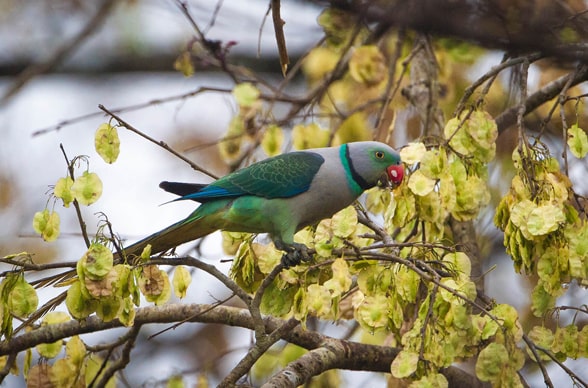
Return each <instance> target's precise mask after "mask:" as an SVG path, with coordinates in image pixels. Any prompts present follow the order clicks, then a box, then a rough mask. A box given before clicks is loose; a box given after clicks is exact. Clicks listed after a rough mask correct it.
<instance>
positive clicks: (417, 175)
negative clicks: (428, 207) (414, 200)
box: [408, 170, 436, 196]
mask: <svg viewBox="0 0 588 388" xmlns="http://www.w3.org/2000/svg"><path fill="white" fill-rule="evenodd" d="M435 183H436V181H435V180H434V179H431V178H427V177H426V176H425V175H424V174H423V173H422V172H421V171H420V170H416V171H415V172H413V173H412V174H411V175H410V178H409V179H408V187H409V188H410V191H412V192H413V193H414V194H416V195H420V196H425V195H427V194H429V193H430V192H431V191H433V189H434V188H435Z"/></svg>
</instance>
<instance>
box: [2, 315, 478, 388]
mask: <svg viewBox="0 0 588 388" xmlns="http://www.w3.org/2000/svg"><path fill="white" fill-rule="evenodd" d="M180 320H185V321H189V322H200V323H217V324H224V325H228V326H234V327H243V328H247V329H250V330H252V329H254V322H253V319H251V314H250V313H249V311H248V310H247V309H244V308H237V307H229V306H218V307H216V308H211V306H210V305H208V304H168V305H164V306H149V307H144V308H140V309H137V313H136V315H135V326H142V325H146V324H150V323H174V322H177V321H180ZM265 322H266V330H267V333H271V332H273V331H275V330H277V329H279V328H280V327H284V320H282V319H277V318H272V317H265ZM117 327H123V325H122V324H121V323H120V322H119V321H118V320H117V319H115V320H112V321H110V322H103V321H102V320H100V319H99V318H98V317H97V316H91V317H89V318H87V319H85V320H82V321H76V320H72V321H68V322H64V323H59V324H54V325H46V326H42V327H39V328H37V329H34V330H31V331H29V332H27V333H23V334H22V335H19V336H16V337H13V338H10V339H7V340H5V341H3V342H0V356H2V355H7V354H13V353H18V352H21V351H24V350H26V349H29V348H33V347H35V346H36V345H38V344H42V343H52V342H55V341H58V340H61V339H64V338H68V337H71V336H74V335H80V334H86V333H95V332H100V331H103V330H109V329H113V328H117ZM282 339H284V340H286V341H288V342H291V343H293V344H296V345H298V346H300V347H303V348H305V349H308V350H312V349H317V348H319V347H323V346H325V344H328V346H330V347H331V351H333V352H335V353H336V354H338V357H339V359H338V361H337V362H336V363H332V364H330V366H329V367H330V368H343V369H350V370H362V371H374V372H385V373H387V372H389V371H390V364H391V363H392V361H393V359H394V357H395V356H396V354H398V351H399V349H397V348H391V347H387V346H378V345H368V344H361V343H358V342H353V341H345V340H338V339H335V338H332V337H329V336H326V335H322V334H320V333H317V332H313V331H307V330H305V329H303V328H301V327H300V326H298V327H294V328H293V329H291V330H285V332H284V333H282ZM448 370H451V373H448V372H447V371H448ZM441 373H443V374H444V375H445V376H446V378H447V379H448V380H449V384H450V386H452V387H458V386H470V387H480V386H481V383H480V382H479V381H478V380H477V379H476V378H475V377H473V376H470V375H468V374H467V373H466V372H464V371H462V370H460V369H458V368H454V367H450V368H448V369H445V370H443V371H442V372H441ZM460 381H468V382H469V383H470V385H454V384H453V383H454V382H455V383H456V384H457V383H459V382H460Z"/></svg>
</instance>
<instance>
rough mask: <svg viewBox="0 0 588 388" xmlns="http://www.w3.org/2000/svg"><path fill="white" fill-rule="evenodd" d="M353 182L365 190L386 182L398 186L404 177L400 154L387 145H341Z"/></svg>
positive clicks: (367, 142)
mask: <svg viewBox="0 0 588 388" xmlns="http://www.w3.org/2000/svg"><path fill="white" fill-rule="evenodd" d="M342 147H346V149H345V152H346V154H347V158H346V159H347V161H348V163H349V169H350V171H351V173H352V175H353V178H354V180H355V181H356V182H357V183H358V184H359V186H360V187H361V188H362V189H364V190H366V189H369V188H371V187H374V186H376V185H377V184H378V181H381V180H386V181H388V182H389V183H392V184H394V185H399V184H400V183H401V182H402V178H403V177H404V168H403V167H402V162H401V161H400V154H399V153H398V152H397V151H396V150H395V149H394V148H392V147H390V146H389V145H387V144H384V143H380V142H377V141H360V142H354V143H348V144H345V145H343V146H342Z"/></svg>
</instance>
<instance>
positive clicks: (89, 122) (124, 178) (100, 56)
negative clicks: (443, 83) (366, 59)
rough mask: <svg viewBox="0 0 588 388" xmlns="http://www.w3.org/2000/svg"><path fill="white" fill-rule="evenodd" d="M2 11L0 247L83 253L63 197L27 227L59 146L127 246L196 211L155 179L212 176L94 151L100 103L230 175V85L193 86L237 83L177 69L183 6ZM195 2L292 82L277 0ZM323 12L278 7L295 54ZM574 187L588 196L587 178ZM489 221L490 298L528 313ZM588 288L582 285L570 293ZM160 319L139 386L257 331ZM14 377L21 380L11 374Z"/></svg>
mask: <svg viewBox="0 0 588 388" xmlns="http://www.w3.org/2000/svg"><path fill="white" fill-rule="evenodd" d="M0 9H2V12H1V13H0V136H1V138H0V139H1V140H0V225H3V227H2V228H0V254H1V255H2V256H4V255H7V254H11V253H17V252H21V251H28V252H34V253H35V256H34V260H35V261H36V262H39V263H41V262H44V261H72V260H78V259H79V257H80V256H81V254H82V253H83V252H84V251H85V246H84V243H83V240H82V239H81V238H80V233H79V226H78V222H77V218H76V216H75V212H74V210H73V209H63V208H61V204H60V203H57V204H56V205H55V207H56V209H57V208H58V209H57V210H59V213H60V216H61V232H62V237H61V238H60V239H58V240H57V241H56V242H53V243H45V242H43V241H42V240H41V238H40V237H38V236H37V235H36V234H35V233H34V232H33V229H32V219H33V215H34V213H35V212H37V211H41V210H43V209H44V208H45V206H46V205H47V201H48V198H49V196H48V195H47V193H48V192H49V186H51V185H54V184H55V182H56V181H57V179H58V178H60V177H64V176H65V175H66V173H67V171H66V167H67V165H66V162H65V159H64V155H63V153H62V151H61V149H60V145H62V146H63V149H64V150H65V152H66V153H67V156H68V157H69V159H70V160H71V159H72V158H73V157H75V156H77V155H87V156H88V163H89V170H91V171H93V172H96V173H97V174H98V175H99V176H100V177H101V179H102V181H103V184H104V191H103V195H102V198H101V199H100V200H99V201H98V202H97V203H96V204H94V205H91V206H90V207H86V208H83V211H84V214H83V215H84V218H85V220H86V222H87V225H88V228H89V231H90V232H94V231H95V230H96V225H97V222H98V219H99V215H98V213H100V212H103V213H104V214H106V215H107V216H108V219H109V220H110V222H111V223H112V224H113V226H114V228H115V231H116V232H117V233H119V234H120V235H121V237H123V238H124V239H127V240H129V241H132V240H136V239H139V238H141V237H144V236H145V235H147V234H150V233H152V232H154V231H156V230H159V229H161V228H163V227H165V226H167V225H169V224H171V223H173V222H175V221H177V220H179V219H181V218H183V217H185V216H186V214H188V213H189V212H190V211H192V210H193V208H194V204H192V203H173V204H166V205H165V206H160V205H161V204H163V203H165V202H167V201H169V200H170V199H172V197H171V196H170V195H169V194H167V193H165V192H163V191H161V190H160V189H159V188H158V184H159V182H160V181H163V180H170V181H188V182H190V181H192V182H208V181H210V180H211V179H212V178H211V177H208V176H206V175H204V174H202V173H198V172H195V171H193V170H192V169H191V168H190V166H188V165H187V164H186V163H184V162H182V161H180V160H179V159H178V158H176V157H174V156H173V155H171V154H170V153H168V152H167V151H165V150H164V149H162V148H160V147H157V146H156V145H154V144H152V143H149V142H147V141H144V140H142V139H140V138H138V137H137V135H136V134H132V133H129V132H125V131H124V130H121V131H120V136H121V154H120V157H119V159H118V161H117V162H116V163H115V164H113V165H107V164H105V163H104V162H103V161H102V159H100V157H99V156H98V155H97V154H96V152H95V151H94V132H95V130H96V129H97V127H98V126H99V125H100V124H101V123H103V122H106V121H107V118H105V116H104V114H103V113H102V112H101V111H100V110H99V109H98V104H102V105H104V106H105V107H106V108H108V109H110V110H115V109H116V110H119V109H123V111H122V113H121V117H123V118H124V120H125V121H126V122H128V123H129V124H131V125H133V126H134V127H135V128H137V129H139V130H141V131H142V132H144V133H146V134H148V135H149V136H151V137H153V138H154V139H156V140H161V141H164V142H166V143H167V144H168V145H170V146H171V147H172V148H174V149H175V150H176V151H179V152H181V153H183V154H184V155H185V156H186V157H188V158H189V159H191V160H192V161H193V162H195V163H197V164H198V165H200V166H203V167H205V168H206V169H207V170H208V171H211V172H212V173H214V174H215V175H217V176H221V175H223V174H225V173H227V171H228V167H227V166H226V165H225V163H224V162H223V161H222V160H221V158H220V157H219V154H218V150H217V147H216V142H217V141H218V140H219V139H221V138H222V137H223V136H224V134H225V132H226V129H227V127H228V124H229V121H230V120H231V117H232V116H233V115H234V114H235V112H236V107H235V104H234V102H233V100H232V98H231V96H230V94H227V93H223V92H218V93H215V92H207V93H201V94H197V95H194V96H187V95H189V94H190V93H193V92H195V91H197V90H198V89H199V88H201V87H204V86H206V87H212V88H219V89H231V88H232V87H233V85H234V84H233V82H232V80H231V79H230V78H229V77H228V76H227V75H225V74H223V73H221V72H217V71H207V70H201V69H196V72H195V74H194V75H193V76H192V77H189V78H186V77H184V75H182V73H181V72H179V71H177V70H175V69H174V62H175V61H176V59H177V58H178V56H179V54H180V53H181V51H182V50H184V49H185V47H186V46H187V45H188V43H189V42H190V41H191V40H192V39H193V36H194V30H193V28H192V26H191V25H190V23H189V21H188V20H187V18H186V17H185V16H184V15H183V14H182V12H181V10H180V9H179V7H178V6H177V5H176V3H175V2H174V1H164V0H142V1H139V0H136V1H130V0H129V1H83V0H55V1H46V2H39V1H30V0H25V1H15V0H0ZM189 9H190V12H191V14H192V16H193V17H194V19H195V21H196V22H197V24H198V25H199V26H200V28H202V29H203V31H204V32H205V33H206V36H207V38H208V39H211V40H219V41H221V42H223V43H224V44H226V43H227V42H234V43H235V44H234V45H233V43H231V48H230V51H229V54H228V55H229V62H230V63H232V64H244V65H247V66H250V67H252V68H253V69H255V70H256V71H257V72H260V73H262V74H263V75H264V79H265V80H266V81H267V82H269V83H271V84H275V85H279V83H280V82H281V81H282V79H283V77H282V74H281V70H280V64H279V60H278V56H277V48H276V42H275V36H274V32H273V28H272V25H271V22H270V21H268V20H265V19H266V13H267V10H268V1H265V0H248V1H242V0H224V1H218V2H217V1H214V2H212V1H191V2H189ZM321 10H322V7H320V6H319V5H315V4H313V3H312V2H305V1H285V2H283V3H282V17H283V18H284V19H285V20H286V24H285V26H284V30H285V34H286V41H287V45H288V50H289V54H290V56H291V57H292V58H293V61H292V62H294V61H295V59H296V58H297V57H299V56H301V55H303V54H304V53H305V52H306V51H308V50H309V49H310V48H312V47H313V46H314V45H316V44H317V42H319V40H320V39H321V37H322V36H323V32H322V29H321V28H320V27H319V26H318V24H317V22H316V19H317V16H318V15H319V13H320V12H321ZM264 20H265V22H264ZM500 56H501V54H500V53H495V52H489V53H487V54H485V55H484V56H481V57H480V59H479V60H478V61H476V63H475V65H472V66H470V67H468V69H467V71H465V72H464V74H463V76H464V79H468V80H470V81H471V80H474V79H475V78H476V77H477V76H479V75H480V74H482V73H484V72H485V71H488V69H489V68H490V66H492V65H494V64H496V63H498V59H499V58H500ZM508 81H509V80H508V79H505V80H504V81H503V83H504V84H506V83H508ZM288 87H289V88H291V89H290V92H292V93H294V94H295V93H296V91H297V90H298V89H299V90H304V88H305V87H306V83H305V80H303V79H302V78H300V79H297V80H295V82H293V83H290V84H289V85H288ZM183 96H186V97H183ZM160 100H166V101H160ZM157 101H160V102H157ZM126 108H131V109H126ZM275 109H276V112H279V110H280V109H281V107H280V106H279V105H277V106H276V108H275ZM573 168H575V169H577V170H576V172H573V173H572V174H571V175H573V176H575V177H580V176H583V175H582V174H585V173H586V169H587V167H586V166H585V165H584V166H582V165H580V166H579V167H574V166H573ZM580 180H581V179H578V180H577V181H575V182H574V183H580ZM493 181H494V182H495V184H496V190H497V193H498V194H499V193H500V191H502V192H504V190H506V188H507V187H508V184H509V183H510V176H508V175H506V176H505V175H504V174H503V170H496V171H495V172H494V175H493ZM584 183H585V179H584ZM577 189H578V191H579V192H580V193H583V194H584V195H586V193H587V189H586V185H584V186H583V188H582V186H577ZM582 190H583V191H582ZM51 206H53V203H52V202H51V203H50V205H49V207H51ZM491 216H492V211H491V209H490V210H489V212H488V215H487V217H485V219H483V220H481V222H480V225H481V226H480V228H481V233H482V234H484V235H486V236H488V237H489V238H490V241H489V242H487V243H486V245H485V247H486V249H487V252H488V253H489V255H491V256H492V257H494V258H495V259H494V260H491V261H489V262H488V263H486V266H487V268H490V267H492V266H494V265H495V264H497V266H496V267H495V268H494V269H493V271H492V272H490V273H489V274H488V275H487V278H486V291H487V294H488V295H489V296H490V297H493V298H495V299H496V300H497V301H498V302H500V303H510V304H513V305H514V306H516V307H518V308H521V309H523V310H525V309H528V303H529V301H528V290H527V287H528V286H527V285H525V284H524V283H522V282H521V281H520V279H519V278H518V277H517V276H516V275H515V274H514V271H513V269H512V264H511V263H510V262H509V261H508V260H507V259H506V258H505V257H504V255H503V252H504V248H503V247H502V245H501V237H500V235H499V234H498V233H497V231H496V229H495V227H494V226H493V224H492V222H491ZM203 244H204V245H203V248H202V251H203V252H206V255H205V257H206V260H207V261H208V262H210V263H214V264H218V265H219V266H220V267H222V268H223V269H224V270H227V269H228V267H229V264H226V263H225V264H222V263H220V260H221V259H223V258H225V257H224V255H223V253H222V251H221V249H220V238H219V236H218V235H215V236H212V237H210V238H207V239H205V240H204V243H203ZM193 277H194V278H193V283H192V286H191V287H190V288H189V295H188V297H187V299H186V302H204V303H212V302H214V301H216V300H219V299H222V298H224V297H227V296H228V293H227V292H226V290H224V289H222V288H219V287H217V286H216V284H215V282H213V281H211V280H210V278H209V277H207V276H205V275H202V274H201V273H193ZM43 293H44V294H42V296H41V300H43V299H47V298H49V297H50V296H51V295H52V293H56V292H55V291H52V290H51V289H46V290H43ZM585 295H586V294H585V293H584V291H583V290H578V291H577V295H575V296H574V295H572V296H573V297H576V298H585ZM325 325H326V324H325ZM164 328H165V327H164V326H161V327H159V326H157V325H153V326H150V327H146V328H144V330H143V332H142V334H141V337H142V339H143V340H142V341H138V344H137V346H136V348H135V350H134V351H133V360H132V362H131V364H130V365H129V366H128V367H127V368H126V370H125V375H126V379H127V381H128V382H129V385H130V386H136V385H138V384H137V383H135V382H141V383H143V382H146V385H148V386H149V385H156V384H157V383H158V382H161V381H162V380H165V379H167V378H169V376H171V375H173V374H185V372H186V371H190V372H192V373H193V375H192V376H193V378H194V379H195V378H196V377H195V376H196V375H197V373H198V372H200V371H202V372H204V371H205V372H206V373H207V374H209V376H213V377H214V376H216V377H217V378H218V377H220V378H222V377H223V376H224V375H225V374H226V373H227V371H228V370H230V368H231V367H232V366H234V365H235V364H236V362H237V361H238V360H239V358H240V356H241V355H242V354H243V352H244V350H245V349H246V347H247V346H248V344H249V343H250V333H249V332H248V331H245V330H238V329H231V330H228V329H226V328H224V327H217V326H214V325H198V324H186V325H182V326H180V327H179V328H177V329H175V330H172V331H168V332H166V333H164V334H161V335H159V336H156V337H154V338H151V339H149V340H147V337H148V336H150V335H151V334H154V333H157V332H158V331H160V330H162V329H164ZM329 330H332V331H333V333H335V335H336V333H337V332H338V331H341V332H343V331H345V324H344V323H343V324H341V325H339V326H336V325H332V328H330V329H329ZM120 333H121V332H118V331H116V330H113V331H111V332H108V333H100V334H98V335H95V336H93V337H94V338H93V339H92V336H89V337H88V340H89V341H90V342H91V341H92V340H94V341H95V342H99V340H101V339H103V338H105V337H104V336H108V337H109V338H115V337H116V336H117V335H120ZM580 362H584V363H585V360H580V361H577V362H569V365H570V366H571V367H575V370H576V373H578V374H579V375H580V374H583V377H584V378H585V379H586V378H588V368H585V367H584V368H581V367H578V366H579V365H580V364H578V363H580ZM584 366H585V365H584ZM527 372H528V375H529V378H528V382H529V383H531V384H532V386H541V385H542V376H541V375H540V374H539V373H536V371H527ZM550 372H552V373H553V374H552V379H553V381H554V382H556V381H557V376H558V374H561V371H560V370H559V369H558V368H555V367H554V368H553V370H551V369H550ZM561 375H562V376H563V374H561ZM345 376H346V377H345V379H346V381H345V382H346V386H359V384H364V385H365V384H368V385H369V386H373V385H374V384H382V383H383V381H384V380H383V379H382V378H381V377H374V376H373V375H372V374H363V373H358V372H354V373H349V374H346V375H345ZM562 378H563V377H562ZM563 381H569V380H567V379H565V380H563ZM6 383H7V384H8V386H13V384H14V386H16V385H17V384H23V382H22V381H20V380H19V379H18V378H16V377H13V376H10V377H8V378H7V380H6Z"/></svg>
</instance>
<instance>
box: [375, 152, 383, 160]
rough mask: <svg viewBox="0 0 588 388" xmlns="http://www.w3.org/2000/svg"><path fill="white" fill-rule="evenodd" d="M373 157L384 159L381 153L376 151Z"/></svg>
mask: <svg viewBox="0 0 588 388" xmlns="http://www.w3.org/2000/svg"><path fill="white" fill-rule="evenodd" d="M375 155H376V158H378V159H384V153H383V152H382V151H376V153H375Z"/></svg>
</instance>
